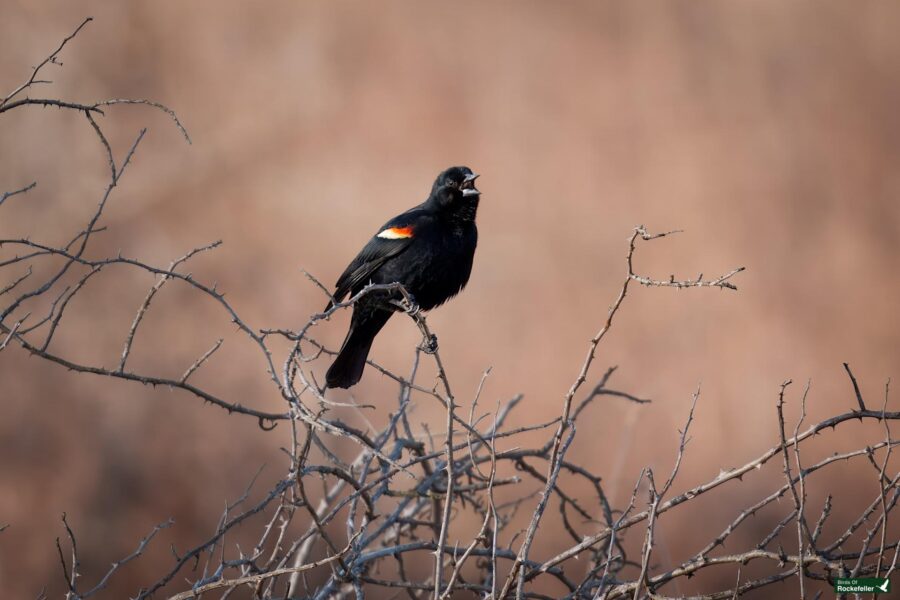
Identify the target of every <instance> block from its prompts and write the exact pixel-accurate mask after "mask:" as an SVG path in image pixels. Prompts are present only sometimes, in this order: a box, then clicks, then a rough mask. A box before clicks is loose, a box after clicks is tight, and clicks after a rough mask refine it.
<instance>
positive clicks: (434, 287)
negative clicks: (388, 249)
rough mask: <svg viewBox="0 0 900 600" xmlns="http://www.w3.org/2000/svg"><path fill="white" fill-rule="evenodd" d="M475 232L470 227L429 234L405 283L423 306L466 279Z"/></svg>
mask: <svg viewBox="0 0 900 600" xmlns="http://www.w3.org/2000/svg"><path fill="white" fill-rule="evenodd" d="M476 235H477V234H476V232H475V230H474V227H473V228H471V229H467V228H460V229H459V230H456V231H453V230H450V231H446V232H443V233H442V234H441V235H434V236H431V239H430V240H428V243H423V244H422V248H421V250H420V251H418V252H414V253H412V255H413V256H414V257H416V262H417V263H418V264H417V265H416V268H413V269H412V270H411V272H410V275H411V277H410V278H409V280H408V283H407V287H408V289H410V291H411V292H412V293H413V295H415V296H416V300H417V302H418V303H419V305H420V306H422V308H425V309H426V310H427V309H428V308H431V307H433V306H437V305H438V304H441V303H443V302H444V301H446V300H447V299H448V298H450V297H452V296H454V295H456V294H457V293H458V292H459V291H460V290H461V289H462V287H463V286H464V285H465V284H466V282H467V281H468V280H469V275H470V273H471V272H472V259H473V257H474V253H475V244H476V241H477V240H476Z"/></svg>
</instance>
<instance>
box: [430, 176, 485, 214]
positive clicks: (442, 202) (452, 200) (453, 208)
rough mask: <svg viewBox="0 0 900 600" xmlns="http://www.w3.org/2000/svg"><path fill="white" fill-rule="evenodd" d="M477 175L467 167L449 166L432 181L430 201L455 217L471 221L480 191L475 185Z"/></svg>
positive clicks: (476, 207)
mask: <svg viewBox="0 0 900 600" xmlns="http://www.w3.org/2000/svg"><path fill="white" fill-rule="evenodd" d="M477 178H478V175H476V174H475V173H473V172H472V169H470V168H469V167H450V168H449V169H447V170H446V171H444V172H443V173H441V174H440V175H438V177H437V179H435V181H434V186H433V187H432V188H431V198H430V200H429V201H430V203H431V205H432V206H434V207H436V208H438V209H439V210H441V211H442V212H449V214H451V215H453V216H454V218H455V219H458V220H463V221H473V220H474V219H475V212H476V210H477V209H478V198H479V197H480V196H481V192H480V191H478V189H477V188H476V187H475V180H476V179H477Z"/></svg>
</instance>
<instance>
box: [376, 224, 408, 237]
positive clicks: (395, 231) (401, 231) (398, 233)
mask: <svg viewBox="0 0 900 600" xmlns="http://www.w3.org/2000/svg"><path fill="white" fill-rule="evenodd" d="M412 236H413V229H412V227H388V228H387V229H385V230H384V231H382V232H380V233H379V234H378V236H377V237H380V238H381V239H383V240H403V239H406V238H411V237H412Z"/></svg>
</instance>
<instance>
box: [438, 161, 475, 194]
mask: <svg viewBox="0 0 900 600" xmlns="http://www.w3.org/2000/svg"><path fill="white" fill-rule="evenodd" d="M476 179H478V175H476V174H475V173H473V172H472V169H470V168H469V167H450V168H449V169H447V170H446V171H444V172H443V173H441V174H440V175H438V176H437V179H435V180H434V186H432V188H431V192H432V193H436V192H437V191H438V190H439V189H441V188H449V189H450V190H456V191H457V192H458V195H459V196H462V197H464V198H470V197H472V196H479V195H480V194H481V192H479V191H478V190H477V189H476V188H475V180H476Z"/></svg>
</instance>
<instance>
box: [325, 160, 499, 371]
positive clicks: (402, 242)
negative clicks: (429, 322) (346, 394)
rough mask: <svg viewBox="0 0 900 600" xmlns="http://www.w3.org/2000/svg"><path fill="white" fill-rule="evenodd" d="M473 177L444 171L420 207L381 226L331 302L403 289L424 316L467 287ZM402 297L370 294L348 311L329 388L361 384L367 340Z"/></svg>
mask: <svg viewBox="0 0 900 600" xmlns="http://www.w3.org/2000/svg"><path fill="white" fill-rule="evenodd" d="M477 177H478V175H476V174H474V173H473V172H472V170H471V169H469V168H468V167H450V168H449V169H447V170H446V171H444V172H443V173H441V174H440V175H438V177H437V179H436V180H435V182H434V185H433V186H432V188H431V194H430V195H429V196H428V199H427V200H426V201H425V202H423V203H422V204H420V205H419V206H416V207H415V208H411V209H410V210H408V211H406V212H405V213H403V214H402V215H398V216H396V217H394V218H393V219H391V220H390V221H388V222H387V223H385V224H384V226H382V227H381V229H379V230H378V233H376V234H375V236H374V237H373V238H372V239H371V240H369V243H368V244H366V246H365V247H364V248H363V249H362V251H361V252H360V253H359V255H358V256H357V257H356V258H354V259H353V262H351V263H350V266H348V267H347V269H346V270H345V271H344V273H343V274H342V275H341V276H340V278H339V279H338V281H337V284H336V288H337V289H336V290H335V292H334V299H335V300H336V301H338V302H339V301H341V300H342V299H343V298H344V297H345V296H347V294H348V293H349V294H350V295H351V296H352V295H354V294H357V293H358V292H359V291H360V290H362V289H363V288H364V287H366V286H367V285H368V284H370V283H376V284H389V283H401V284H403V287H404V288H406V291H407V292H408V293H409V294H410V295H411V296H412V299H413V301H414V302H415V304H416V305H417V306H418V307H419V308H421V309H422V310H429V309H431V308H434V307H435V306H438V305H439V304H443V303H444V302H446V301H447V300H448V299H450V298H452V297H453V296H455V295H456V294H457V293H459V291H460V290H461V289H462V288H463V286H465V285H466V282H467V281H469V274H470V273H471V272H472V259H473V258H474V256H475V245H476V244H477V242H478V230H477V229H476V227H475V213H476V211H477V210H478V198H479V196H480V194H481V192H479V191H478V190H477V189H475V179H476V178H477ZM400 297H401V296H400V295H399V293H392V292H371V293H369V294H367V295H365V296H363V297H362V298H360V299H359V301H358V302H357V303H356V304H354V306H353V317H352V318H351V321H350V331H349V332H348V333H347V338H346V339H345V340H344V344H343V346H341V351H340V353H338V356H337V358H335V359H334V362H333V363H332V365H331V368H329V369H328V373H327V374H326V375H325V382H326V385H327V386H328V387H332V388H348V387H350V386H352V385H355V384H356V383H357V382H359V380H360V378H361V377H362V373H363V369H364V368H365V366H366V357H368V355H369V349H370V348H371V347H372V341H373V340H374V339H375V336H376V335H377V334H378V332H379V331H381V328H382V327H384V325H385V323H387V321H388V319H390V318H391V315H392V314H393V313H394V312H396V311H397V310H399V307H398V306H397V305H396V304H395V303H394V302H392V301H396V300H398V299H399V298H400ZM329 306H331V304H330V303H329ZM326 308H327V307H326Z"/></svg>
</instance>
